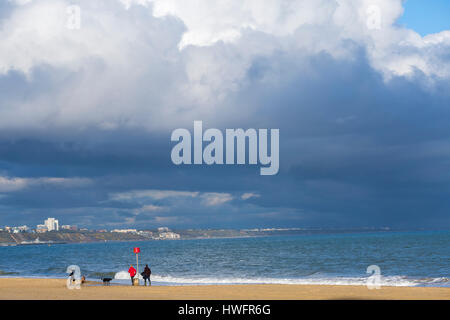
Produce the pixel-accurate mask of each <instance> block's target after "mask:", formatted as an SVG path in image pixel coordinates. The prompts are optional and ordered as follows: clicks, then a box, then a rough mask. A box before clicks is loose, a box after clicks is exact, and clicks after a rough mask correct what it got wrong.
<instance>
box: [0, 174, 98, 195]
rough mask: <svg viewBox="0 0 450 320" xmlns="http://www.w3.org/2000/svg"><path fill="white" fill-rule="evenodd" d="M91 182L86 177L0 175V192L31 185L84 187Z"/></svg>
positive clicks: (21, 188) (16, 189)
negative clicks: (16, 176) (15, 176)
mask: <svg viewBox="0 0 450 320" xmlns="http://www.w3.org/2000/svg"><path fill="white" fill-rule="evenodd" d="M91 183H92V180H91V179H88V178H52V177H43V178H14V177H13V178H9V177H2V176H0V192H14V191H19V190H23V189H26V188H32V187H43V186H52V187H63V188H77V187H85V186H87V185H89V184H91Z"/></svg>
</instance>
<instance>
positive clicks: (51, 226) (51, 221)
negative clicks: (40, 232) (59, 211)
mask: <svg viewBox="0 0 450 320" xmlns="http://www.w3.org/2000/svg"><path fill="white" fill-rule="evenodd" d="M44 224H45V226H46V227H47V230H48V231H59V222H58V220H56V219H55V218H48V219H47V220H45V221H44Z"/></svg>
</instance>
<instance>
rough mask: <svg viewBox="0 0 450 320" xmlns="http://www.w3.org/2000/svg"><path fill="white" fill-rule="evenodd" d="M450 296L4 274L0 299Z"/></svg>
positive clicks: (449, 293)
mask: <svg viewBox="0 0 450 320" xmlns="http://www.w3.org/2000/svg"><path fill="white" fill-rule="evenodd" d="M54 299H56V300H225V299H229V300H266V299H267V300H336V299H337V300H359V299H362V300H374V299H375V300H450V288H445V287H381V289H379V290H376V289H374V290H369V289H368V288H367V287H365V286H351V285H348V286H342V285H341V286H340V285H297V284H295V285H294V284H293V285H290V284H260V285H256V284H255V285H253V284H252V285H201V286H199V285H196V286H152V287H144V286H139V287H132V286H125V285H111V286H103V285H102V283H100V282H92V281H88V282H87V283H86V284H84V285H83V286H82V287H81V289H79V290H77V289H73V290H69V289H67V287H66V280H65V279H53V278H52V279H50V278H49V279H42V278H0V300H54Z"/></svg>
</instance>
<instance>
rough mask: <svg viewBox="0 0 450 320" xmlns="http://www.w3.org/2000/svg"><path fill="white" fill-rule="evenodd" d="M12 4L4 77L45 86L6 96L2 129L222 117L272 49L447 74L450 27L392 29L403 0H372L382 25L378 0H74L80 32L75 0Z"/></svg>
mask: <svg viewBox="0 0 450 320" xmlns="http://www.w3.org/2000/svg"><path fill="white" fill-rule="evenodd" d="M25 2H27V4H26V5H23V4H25ZM16 3H20V4H22V5H18V6H16V7H15V8H14V10H13V11H12V13H11V14H10V15H9V16H7V17H5V18H4V21H3V22H2V25H1V27H0V39H2V41H1V42H0V74H2V75H3V76H8V75H10V73H11V71H17V72H24V73H25V74H26V75H27V79H28V80H27V81H28V82H29V83H30V84H29V85H30V86H31V87H34V86H36V88H37V87H38V85H39V86H40V87H39V88H40V89H37V90H36V92H35V93H34V94H33V95H31V96H27V98H23V95H18V94H16V93H14V92H13V93H11V94H10V95H8V94H6V93H5V94H4V96H2V97H1V98H2V102H3V103H2V107H1V108H0V127H1V128H2V129H3V130H8V129H9V130H25V129H26V130H41V131H42V130H43V131H48V130H51V129H61V128H63V130H74V131H75V132H79V131H80V130H84V129H88V128H96V129H98V130H116V129H118V128H127V129H128V128H144V129H146V130H151V131H156V130H163V129H167V128H174V127H179V126H181V125H182V124H183V125H184V124H185V121H186V119H189V120H190V119H194V118H197V119H203V120H204V121H207V120H211V121H225V120H226V119H227V117H229V118H233V117H235V114H236V113H235V109H234V108H238V107H236V106H229V105H224V101H225V100H226V98H227V97H228V96H230V95H231V94H233V93H235V92H237V91H239V90H241V89H242V88H245V87H246V85H247V84H248V79H247V77H248V71H249V68H250V67H251V65H252V61H253V60H254V59H255V57H266V58H267V59H272V58H273V56H272V55H273V54H274V53H275V52H282V53H284V54H285V56H287V57H290V58H291V59H295V60H293V63H295V62H296V61H301V59H305V58H307V57H310V56H314V55H316V54H318V53H321V52H326V53H328V54H330V55H331V56H333V57H334V58H336V59H343V60H352V59H356V58H358V56H357V54H356V53H355V52H356V50H355V47H362V48H363V49H364V50H365V51H366V52H367V55H368V59H369V62H370V64H371V66H372V67H373V68H374V69H375V70H377V71H379V72H380V73H382V74H383V76H384V77H385V79H387V80H388V79H390V78H392V77H395V76H411V75H413V74H414V72H415V71H416V70H419V71H421V72H423V73H424V74H425V75H426V76H428V77H429V79H434V78H435V77H437V78H443V79H448V78H450V64H449V63H448V61H447V59H448V58H447V56H448V55H446V54H445V52H446V51H448V48H449V46H450V32H441V33H439V34H435V35H429V36H426V37H421V36H420V35H419V34H417V33H416V32H414V31H412V30H408V29H405V28H402V27H398V26H396V25H395V21H396V19H397V18H398V17H399V16H400V15H401V14H402V12H403V8H402V1H401V0H379V1H376V5H377V6H378V7H379V9H380V17H379V18H380V20H379V22H380V28H379V29H378V28H375V29H371V28H369V27H368V21H369V20H370V19H372V18H373V17H372V16H371V15H370V13H368V11H367V9H368V8H369V7H370V5H373V3H374V1H373V0H345V1H344V0H336V1H329V0H314V1H310V0H309V1H307V0H292V1H288V0H267V1H264V2H261V1H259V0H239V1H238V0H230V1H211V0H196V1H181V0H115V1H111V0H108V1H106V0H90V1H80V2H79V5H80V8H81V29H80V30H69V29H68V28H66V22H67V18H68V17H67V12H66V8H67V6H69V5H72V2H70V1H65V0H61V1H53V0H34V1H16ZM352 44H353V45H352ZM180 48H183V49H182V50H180ZM37 68H41V72H44V73H46V74H48V77H47V78H46V79H47V81H49V82H48V83H45V84H42V83H41V79H39V78H37V73H36V70H37ZM278 77H283V74H270V76H269V77H268V80H267V81H272V82H273V83H279V82H280V81H278V80H280V79H279V78H278ZM48 79H50V80H48ZM251 107H252V106H249V110H245V112H251V111H250V109H251ZM254 108H257V106H254ZM218 110H220V111H221V113H220V115H219V113H218V112H217V111H218ZM239 111H242V109H240V110H239Z"/></svg>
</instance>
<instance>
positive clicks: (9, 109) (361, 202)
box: [0, 0, 450, 229]
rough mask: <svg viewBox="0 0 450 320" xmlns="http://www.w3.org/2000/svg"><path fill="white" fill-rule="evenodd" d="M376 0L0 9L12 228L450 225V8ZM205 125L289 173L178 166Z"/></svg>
mask: <svg viewBox="0 0 450 320" xmlns="http://www.w3.org/2000/svg"><path fill="white" fill-rule="evenodd" d="M373 3H374V2H373V1H368V0H358V1H356V0H346V1H344V0H335V1H329V0H315V1H307V0H292V1H288V0H266V1H264V3H263V2H261V1H257V0H244V1H243V0H239V1H238V0H230V1H226V2H224V1H212V0H196V1H189V2H188V1H179V0H89V1H88V0H78V1H65V0H61V1H51V0H8V1H2V2H0V39H1V41H0V226H4V225H23V224H27V225H29V226H35V225H36V224H40V223H42V222H43V220H44V219H45V218H47V217H55V218H57V219H59V221H60V224H76V225H78V226H83V227H88V228H107V229H113V228H122V227H123V228H139V229H145V228H154V227H159V226H169V227H171V228H175V229H177V228H255V227H322V228H361V227H391V228H402V229H418V228H421V229H449V228H450V215H449V212H450V197H449V192H450V126H449V121H450V109H449V106H450V90H449V89H450V82H449V80H450V63H449V62H450V61H449V60H450V55H449V52H450V51H449V49H450V31H446V30H450V26H448V21H449V20H450V19H445V16H444V13H445V14H446V15H447V16H448V14H449V11H448V10H444V9H443V8H448V4H446V2H445V1H435V2H433V5H431V1H427V3H425V2H422V1H420V4H419V1H413V0H408V1H407V2H406V3H405V2H404V1H401V0H379V1H377V2H376V5H374V4H373ZM74 5H75V6H77V7H73V6H74ZM77 8H78V9H77ZM77 12H79V13H80V15H79V16H78V15H77ZM421 13H426V15H425V14H424V15H423V16H421ZM78 17H79V18H80V19H78ZM78 22H80V23H78ZM196 120H201V121H202V122H203V127H204V128H205V129H206V128H218V129H219V130H223V132H224V131H225V129H227V128H230V129H233V128H243V129H248V128H255V129H261V128H263V129H279V130H280V155H279V157H280V169H279V172H278V174H277V175H273V176H261V175H260V174H259V167H260V166H259V165H258V166H255V165H226V166H221V165H212V166H208V165H195V166H194V165H191V166H189V165H180V166H177V165H174V164H173V163H172V161H171V157H170V154H171V149H172V147H173V146H174V143H173V142H171V139H170V138H171V133H172V132H173V130H175V129H177V128H186V129H188V130H189V131H191V132H192V131H193V123H194V121H196Z"/></svg>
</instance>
